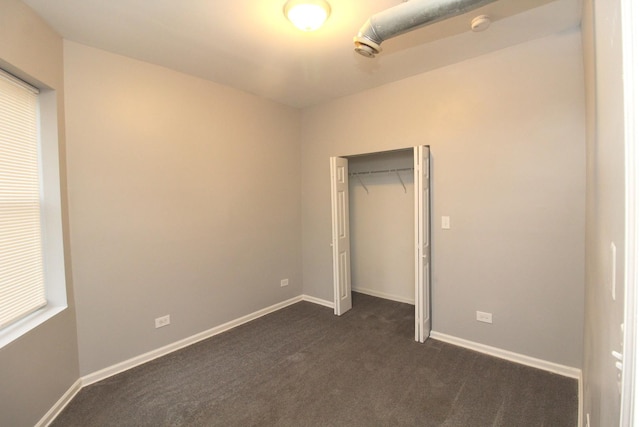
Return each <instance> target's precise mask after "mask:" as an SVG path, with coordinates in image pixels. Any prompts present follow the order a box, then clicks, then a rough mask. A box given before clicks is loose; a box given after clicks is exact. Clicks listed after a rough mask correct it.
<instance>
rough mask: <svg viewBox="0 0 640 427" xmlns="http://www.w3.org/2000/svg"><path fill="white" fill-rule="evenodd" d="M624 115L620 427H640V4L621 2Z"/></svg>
mask: <svg viewBox="0 0 640 427" xmlns="http://www.w3.org/2000/svg"><path fill="white" fill-rule="evenodd" d="M621 17H622V25H621V27H622V61H623V75H624V81H623V84H624V114H625V120H624V124H625V136H624V138H625V162H626V164H625V188H626V194H625V200H626V207H625V209H626V212H625V281H624V283H625V285H624V286H625V310H624V311H625V313H624V324H625V328H624V329H625V330H624V347H623V364H622V396H621V399H620V405H621V407H620V426H621V427H624V426H633V425H636V421H638V423H640V352H638V351H637V350H636V344H637V343H640V312H639V309H640V291H639V290H638V286H640V168H639V166H638V165H640V83H639V81H638V79H637V76H638V73H640V30H639V29H638V27H637V26H635V25H637V23H638V22H640V4H638V1H637V0H621Z"/></svg>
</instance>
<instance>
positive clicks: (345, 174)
mask: <svg viewBox="0 0 640 427" xmlns="http://www.w3.org/2000/svg"><path fill="white" fill-rule="evenodd" d="M331 215H332V219H331V223H332V225H333V227H332V228H333V230H332V232H333V238H332V240H331V246H332V247H333V294H334V313H335V314H336V315H338V316H341V315H342V314H343V313H345V312H346V311H349V310H351V250H350V241H349V161H348V160H347V159H345V158H343V157H332V158H331Z"/></svg>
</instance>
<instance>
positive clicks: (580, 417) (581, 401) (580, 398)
mask: <svg viewBox="0 0 640 427" xmlns="http://www.w3.org/2000/svg"><path fill="white" fill-rule="evenodd" d="M582 384H583V383H582V370H580V378H578V427H582V426H584V424H583V417H584V416H583V415H582V411H584V391H583V390H582ZM587 427H590V426H587Z"/></svg>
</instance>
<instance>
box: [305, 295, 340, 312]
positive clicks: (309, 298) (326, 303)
mask: <svg viewBox="0 0 640 427" xmlns="http://www.w3.org/2000/svg"><path fill="white" fill-rule="evenodd" d="M302 301H307V302H312V303H314V304H318V305H323V306H325V307H329V308H330V309H332V310H333V309H334V308H335V304H334V303H333V301H327V300H326V299H321V298H316V297H312V296H311V295H302Z"/></svg>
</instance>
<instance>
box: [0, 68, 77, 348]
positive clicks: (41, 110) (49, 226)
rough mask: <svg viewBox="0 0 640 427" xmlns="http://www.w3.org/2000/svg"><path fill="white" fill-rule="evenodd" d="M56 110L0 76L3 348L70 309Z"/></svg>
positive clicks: (51, 96)
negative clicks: (67, 295)
mask: <svg viewBox="0 0 640 427" xmlns="http://www.w3.org/2000/svg"><path fill="white" fill-rule="evenodd" d="M55 105H56V96H55V91H43V93H40V92H39V90H38V89H36V88H34V87H32V86H30V85H28V84H27V83H25V82H23V81H22V80H19V79H17V78H16V77H14V76H12V75H11V74H8V73H6V72H4V71H2V70H0V347H2V346H3V345H5V344H7V343H8V342H11V341H13V340H14V339H15V338H17V337H18V336H20V335H22V334H23V333H25V332H26V331H28V330H30V329H32V328H33V327H35V326H37V325H38V324H40V323H42V322H44V321H45V320H47V319H48V318H50V317H52V316H53V315H55V314H56V313H58V312H60V311H62V310H63V309H64V308H65V307H66V287H65V280H64V256H63V245H62V221H61V215H60V180H59V170H58V139H57V118H56V117H57V114H56V107H55Z"/></svg>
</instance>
